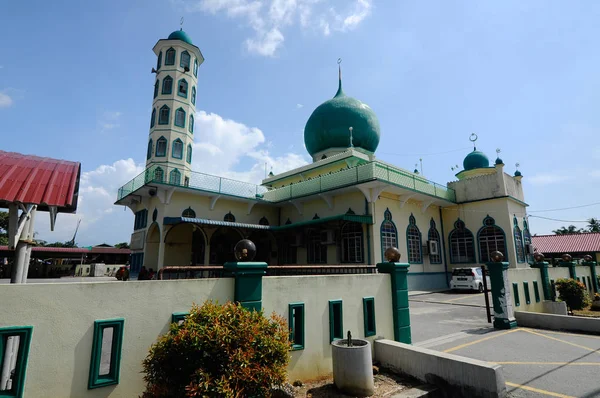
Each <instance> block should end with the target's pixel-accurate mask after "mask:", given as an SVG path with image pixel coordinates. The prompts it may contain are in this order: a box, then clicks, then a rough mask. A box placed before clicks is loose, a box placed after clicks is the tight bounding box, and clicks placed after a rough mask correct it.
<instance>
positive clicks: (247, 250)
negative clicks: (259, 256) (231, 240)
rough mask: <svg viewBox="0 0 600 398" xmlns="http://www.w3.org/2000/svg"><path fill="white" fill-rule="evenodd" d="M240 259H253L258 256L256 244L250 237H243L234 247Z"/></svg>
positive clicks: (236, 256) (237, 257)
mask: <svg viewBox="0 0 600 398" xmlns="http://www.w3.org/2000/svg"><path fill="white" fill-rule="evenodd" d="M233 251H234V254H235V258H236V259H237V260H238V261H242V262H243V261H252V260H253V259H254V256H256V245H255V244H254V242H252V241H251V240H250V239H242V240H241V241H239V242H238V243H236V245H235V248H234V249H233Z"/></svg>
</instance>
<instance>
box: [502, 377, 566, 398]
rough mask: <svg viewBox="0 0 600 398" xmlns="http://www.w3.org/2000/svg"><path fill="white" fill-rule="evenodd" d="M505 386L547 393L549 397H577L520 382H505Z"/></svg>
mask: <svg viewBox="0 0 600 398" xmlns="http://www.w3.org/2000/svg"><path fill="white" fill-rule="evenodd" d="M506 385H507V386H510V387H514V388H520V389H521V390H525V391H531V392H537V393H538V394H544V395H548V396H550V397H558V398H577V397H572V396H570V395H564V394H559V393H557V392H552V391H546V390H540V389H539V388H533V387H529V386H524V385H522V384H515V383H511V382H510V381H507V382H506Z"/></svg>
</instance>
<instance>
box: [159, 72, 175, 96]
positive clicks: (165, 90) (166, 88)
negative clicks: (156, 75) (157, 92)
mask: <svg viewBox="0 0 600 398" xmlns="http://www.w3.org/2000/svg"><path fill="white" fill-rule="evenodd" d="M172 93H173V78H172V77H171V76H168V75H167V76H166V77H165V78H164V79H163V84H162V92H161V94H172Z"/></svg>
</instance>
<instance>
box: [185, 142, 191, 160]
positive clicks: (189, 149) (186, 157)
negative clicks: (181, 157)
mask: <svg viewBox="0 0 600 398" xmlns="http://www.w3.org/2000/svg"><path fill="white" fill-rule="evenodd" d="M185 161H186V162H188V163H192V144H188V146H187V153H186V154H185Z"/></svg>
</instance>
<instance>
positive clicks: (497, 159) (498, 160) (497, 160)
mask: <svg viewBox="0 0 600 398" xmlns="http://www.w3.org/2000/svg"><path fill="white" fill-rule="evenodd" d="M496 164H504V162H503V161H502V159H500V158H496Z"/></svg>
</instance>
